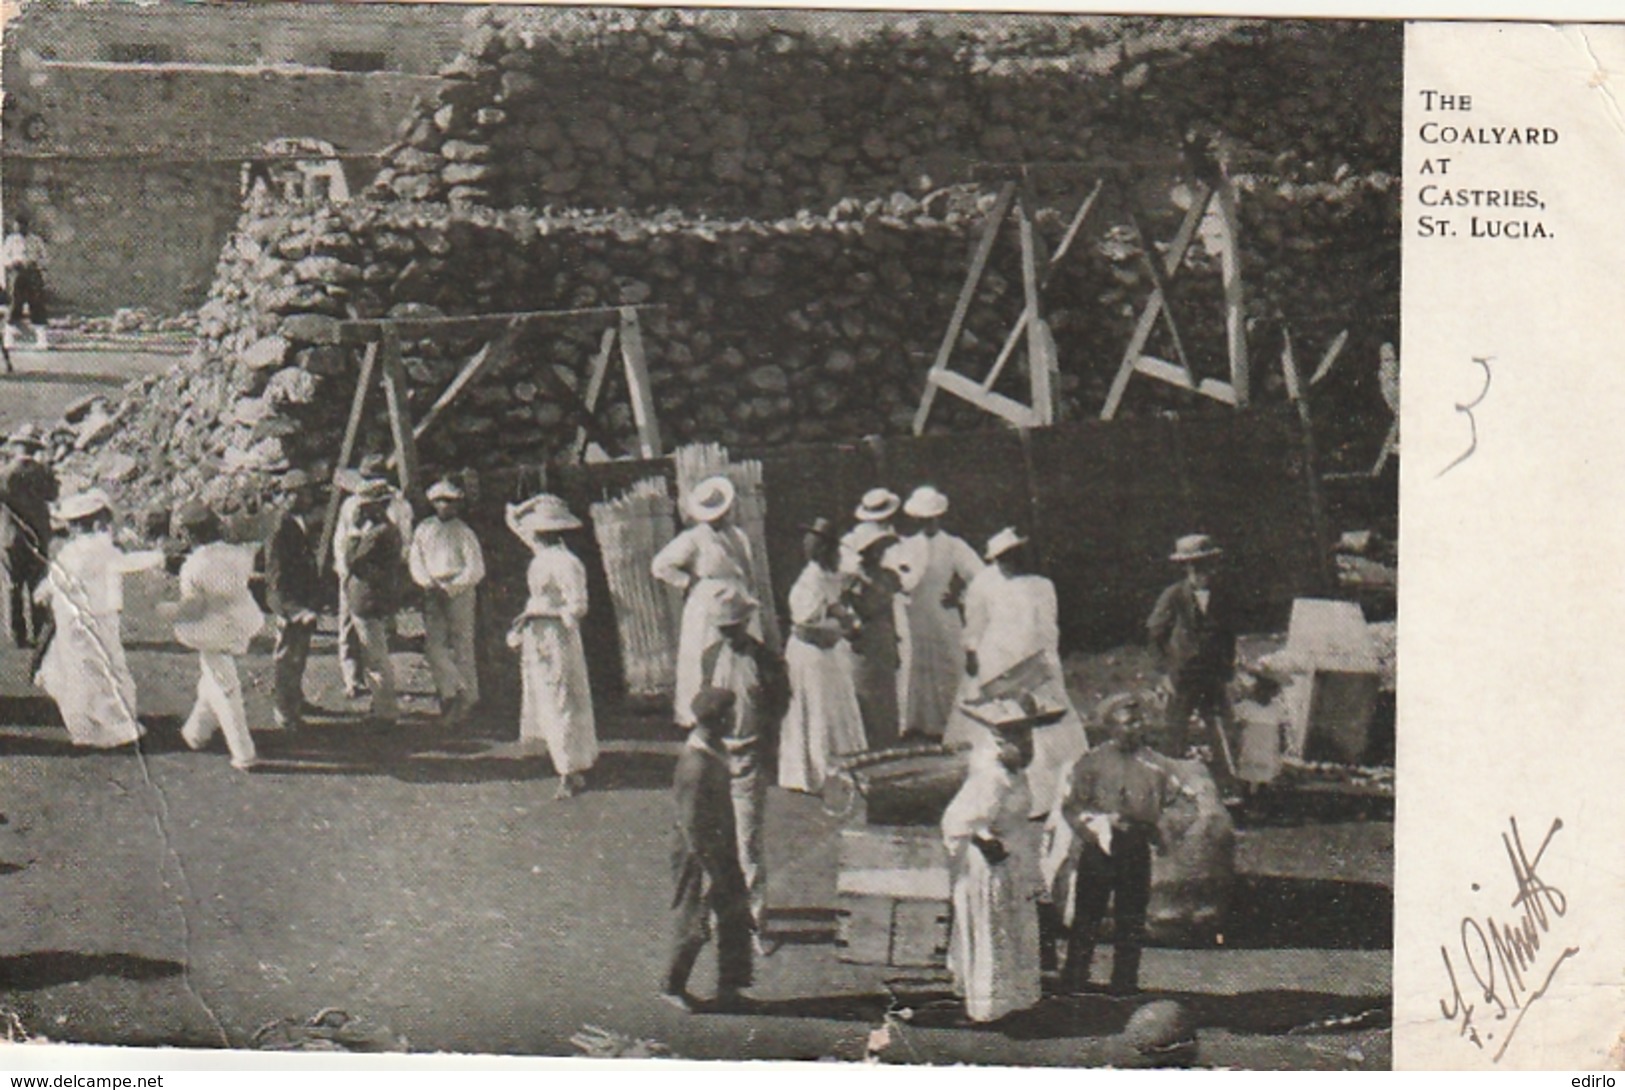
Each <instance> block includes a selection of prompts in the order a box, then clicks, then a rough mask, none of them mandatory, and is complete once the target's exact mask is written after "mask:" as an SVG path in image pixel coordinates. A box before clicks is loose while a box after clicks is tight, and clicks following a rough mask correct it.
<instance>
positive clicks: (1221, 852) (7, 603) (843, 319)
mask: <svg viewBox="0 0 1625 1090" xmlns="http://www.w3.org/2000/svg"><path fill="white" fill-rule="evenodd" d="M1405 31H1406V28H1405V25H1404V24H1403V23H1401V22H1398V21H1394V20H1324V19H1284V18H1243V17H1219V16H1203V17H1197V16H1151V15H1102V14H1055V13H1044V14H1000V13H992V12H987V13H981V12H933V11H884V12H880V11H857V10H851V11H809V10H790V9H786V10H776V9H768V8H761V9H729V8H660V7H641V8H616V7H590V6H524V5H504V6H498V7H490V8H487V7H483V6H475V5H463V4H430V3H424V4H410V3H383V2H364V3H363V2H347V3H346V2H316V0H312V2H293V0H259V2H246V0H240V2H227V0H212V2H192V0H148V2H141V3H136V2H126V0H29V2H27V3H25V4H24V5H23V6H22V7H21V9H20V11H18V12H16V13H15V14H13V16H12V17H11V18H10V21H9V22H8V23H7V24H6V26H5V28H4V40H3V50H0V87H3V95H4V100H3V109H0V122H3V131H0V218H3V221H4V229H3V242H0V257H3V265H4V292H5V303H4V306H5V330H4V345H3V347H4V351H3V374H0V434H3V438H4V448H3V452H0V546H3V560H4V565H3V569H0V570H3V577H4V578H3V582H4V584H5V587H4V590H5V593H4V594H3V595H0V621H3V623H0V785H3V786H0V811H3V815H4V816H3V818H0V893H3V901H0V903H3V904H4V906H5V910H4V911H3V912H0V1037H3V1038H4V1041H5V1042H8V1043H9V1044H8V1045H6V1046H0V1047H10V1046H11V1045H15V1046H18V1047H21V1046H22V1045H23V1044H24V1043H26V1042H52V1043H56V1044H72V1045H121V1046H140V1047H148V1048H182V1049H190V1050H233V1051H237V1052H259V1053H288V1052H318V1053H319V1052H326V1053H367V1054H391V1053H460V1054H472V1055H483V1056H522V1057H575V1058H578V1059H579V1058H583V1057H600V1058H618V1059H636V1058H644V1059H649V1058H661V1057H670V1058H676V1059H691V1060H782V1061H815V1060H833V1061H842V1062H846V1063H869V1064H884V1065H903V1066H915V1067H918V1066H924V1065H951V1064H985V1065H1001V1066H1020V1067H1090V1068H1100V1067H1112V1068H1204V1069H1275V1070H1294V1071H1321V1070H1361V1071H1372V1070H1379V1071H1380V1070H1388V1069H1390V1068H1391V1067H1392V1066H1393V1064H1394V1049H1393V1041H1392V1032H1393V1023H1394V1017H1393V1010H1394V1007H1395V1003H1394V994H1395V993H1394V945H1395V944H1394V931H1395V923H1394V920H1395V915H1394V906H1395V887H1396V869H1395V801H1396V777H1395V773H1394V769H1395V764H1396V736H1397V733H1398V732H1397V731H1396V718H1397V715H1396V674H1397V670H1396V659H1397V640H1396V631H1397V630H1396V619H1397V614H1398V594H1399V587H1398V567H1399V562H1398V556H1399V543H1400V540H1401V530H1400V519H1399V483H1398V482H1399V473H1400V458H1401V444H1400V428H1399V420H1400V417H1399V405H1400V386H1401V383H1400V359H1401V357H1402V355H1403V352H1404V345H1403V344H1402V340H1401V328H1400V312H1401V298H1400V280H1401V276H1400V271H1401V261H1400V257H1401V239H1402V235H1404V237H1405V244H1406V245H1407V246H1410V245H1412V242H1411V237H1410V236H1411V234H1414V231H1413V230H1412V228H1414V226H1415V225H1414V224H1410V223H1409V221H1408V218H1407V217H1406V216H1404V215H1403V214H1402V211H1403V204H1404V202H1403V200H1402V193H1401V177H1402V172H1403V167H1402V161H1401V160H1402V149H1403V147H1404V145H1405V141H1406V140H1407V139H1408V134H1407V131H1406V129H1405V125H1404V120H1403V119H1404V111H1405V109H1406V108H1407V102H1406V98H1405V95H1406V90H1405V86H1404V84H1405V78H1404V77H1405V48H1406V45H1405V41H1406V37H1405ZM1447 120H1449V119H1447ZM1441 151H1455V152H1458V153H1459V154H1462V155H1468V154H1470V153H1469V152H1467V151H1464V150H1462V149H1459V148H1457V149H1441ZM1412 181H1414V180H1413V179H1409V178H1408V177H1407V182H1408V183H1409V182H1412ZM1444 184H1446V185H1448V181H1447V182H1446V183H1444ZM1463 184H1466V183H1463ZM1408 193H1409V190H1407V196H1408ZM1434 211H1435V213H1436V214H1445V213H1441V212H1440V210H1437V209H1435V210H1434ZM1462 220H1463V222H1465V216H1463V217H1462ZM1490 366H1491V365H1490V364H1485V370H1486V373H1488V371H1489V368H1490ZM1496 366H1499V365H1498V364H1497V365H1496ZM1468 377H1469V378H1470V377H1471V375H1469V376H1468ZM1461 385H1462V389H1461V391H1460V394H1459V396H1460V398H1461V399H1462V400H1466V399H1468V398H1469V397H1470V396H1471V395H1472V392H1473V389H1474V387H1473V385H1472V384H1471V383H1469V382H1466V381H1465V380H1464V381H1463V383H1462V384H1461ZM1448 423H1452V422H1449V421H1447V424H1448ZM1495 438H1496V437H1495V436H1494V435H1493V434H1492V432H1491V431H1490V430H1488V429H1486V431H1485V433H1484V437H1483V439H1484V442H1485V443H1486V445H1488V444H1490V443H1491V442H1492V441H1494V440H1495ZM1478 441H1479V433H1478V432H1477V431H1475V432H1474V442H1475V443H1477V442H1478ZM1435 468H1436V467H1432V466H1430V467H1429V469H1428V471H1427V472H1428V473H1429V474H1431V473H1432V472H1433V470H1434V469H1435ZM1446 468H1447V469H1448V468H1449V467H1446ZM1472 468H1473V467H1471V466H1469V467H1468V470H1467V471H1468V472H1471V470H1472ZM1463 475H1464V476H1465V473H1464V474H1463ZM1407 570H1408V569H1407ZM1419 729H1420V728H1419ZM1407 805H1409V804H1408V803H1407ZM1529 822H1530V824H1531V825H1533V824H1535V819H1534V818H1533V817H1531V818H1529ZM1541 824H1542V826H1543V827H1544V823H1543V822H1542V823H1541ZM1503 867H1504V864H1503ZM1474 888H1475V889H1476V888H1477V887H1476V886H1475V887H1474Z"/></svg>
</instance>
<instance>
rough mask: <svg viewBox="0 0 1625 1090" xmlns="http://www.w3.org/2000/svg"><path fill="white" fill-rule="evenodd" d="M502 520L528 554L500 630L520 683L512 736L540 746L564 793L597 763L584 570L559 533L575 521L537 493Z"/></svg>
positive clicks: (556, 501)
mask: <svg viewBox="0 0 1625 1090" xmlns="http://www.w3.org/2000/svg"><path fill="white" fill-rule="evenodd" d="M507 521H508V528H509V529H511V530H512V531H513V532H514V533H515V534H517V535H518V536H519V539H520V540H521V541H523V542H524V543H525V544H526V545H527V546H529V547H530V550H531V553H532V556H531V561H530V568H529V569H528V571H527V572H526V582H527V583H528V586H529V591H530V598H529V600H528V601H527V602H526V603H525V611H524V612H523V613H521V614H520V615H519V617H518V618H517V619H516V620H515V621H514V623H513V627H512V628H511V629H510V630H509V632H508V646H509V647H513V648H516V649H517V650H518V651H519V663H520V672H521V675H522V678H523V682H524V697H523V699H522V701H521V704H520V709H519V740H520V741H521V742H529V743H536V742H542V743H545V744H546V746H547V752H548V755H549V756H550V757H552V759H553V767H554V769H555V770H556V771H557V772H558V774H559V789H558V794H557V795H556V796H555V797H556V798H569V797H570V796H572V795H575V794H577V793H578V792H580V791H581V789H582V787H583V786H585V782H586V781H585V777H584V776H583V773H585V772H586V771H587V770H588V769H590V768H591V767H592V766H593V765H594V763H596V762H597V760H598V735H597V733H596V731H595V730H594V726H593V715H592V689H591V688H590V686H589V685H588V681H587V657H586V655H585V654H584V653H583V652H582V649H581V618H583V617H585V616H586V615H587V569H586V567H585V566H584V565H583V564H582V563H581V561H580V560H579V559H577V558H576V555H575V554H574V553H572V552H571V551H570V550H569V549H568V548H566V547H565V544H564V536H563V535H564V532H565V531H566V530H577V529H580V528H581V520H580V519H578V518H576V517H575V516H574V515H572V514H571V513H570V509H569V507H568V506H566V505H565V502H564V501H563V500H562V499H560V498H559V497H557V496H553V495H549V494H548V493H545V492H544V493H542V494H541V495H538V496H533V497H532V498H530V499H528V500H526V501H525V502H524V503H521V504H518V505H515V504H509V505H508V508H507Z"/></svg>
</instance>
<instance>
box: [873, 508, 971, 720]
mask: <svg viewBox="0 0 1625 1090" xmlns="http://www.w3.org/2000/svg"><path fill="white" fill-rule="evenodd" d="M947 513H948V497H947V496H945V495H943V494H942V493H941V492H940V491H938V490H937V489H936V488H934V487H932V486H931V485H928V484H927V485H921V486H920V487H919V488H916V489H915V490H914V492H913V493H912V494H911V495H910V496H909V498H908V502H907V503H905V504H904V505H903V514H904V515H906V516H907V517H908V518H909V519H910V520H912V522H913V523H914V525H915V527H916V530H915V532H914V533H913V534H911V535H909V536H908V537H907V538H905V539H904V540H903V541H902V542H901V543H899V544H898V546H897V548H896V550H895V551H894V553H893V556H894V561H893V563H894V566H895V568H896V569H897V571H898V574H899V575H900V576H901V578H902V590H903V595H904V598H903V603H904V606H903V610H902V617H901V623H900V624H899V625H898V628H899V632H900V634H901V641H900V643H901V655H900V664H899V667H898V685H899V688H898V705H899V709H900V729H901V732H902V735H903V736H904V737H908V736H910V735H914V736H924V737H927V738H939V737H941V736H942V733H943V730H944V729H945V727H946V726H947V723H948V719H949V717H950V716H951V715H952V714H953V710H954V702H955V700H956V698H957V696H958V692H959V684H960V679H961V678H962V677H963V676H964V671H963V670H962V669H961V666H962V664H963V662H964V649H963V647H962V646H961V644H962V641H963V632H964V624H963V621H962V619H961V617H960V604H961V601H962V598H963V595H964V593H965V590H966V588H968V587H969V586H970V584H971V581H972V580H973V579H975V578H976V576H977V573H978V572H980V571H981V570H982V561H981V560H980V559H979V558H978V557H977V555H976V550H975V549H973V548H971V547H970V546H969V545H967V544H966V543H965V542H964V541H962V540H960V539H959V538H957V537H955V536H954V535H953V534H950V533H947V532H946V531H944V530H943V529H942V519H943V516H944V515H946V514H947Z"/></svg>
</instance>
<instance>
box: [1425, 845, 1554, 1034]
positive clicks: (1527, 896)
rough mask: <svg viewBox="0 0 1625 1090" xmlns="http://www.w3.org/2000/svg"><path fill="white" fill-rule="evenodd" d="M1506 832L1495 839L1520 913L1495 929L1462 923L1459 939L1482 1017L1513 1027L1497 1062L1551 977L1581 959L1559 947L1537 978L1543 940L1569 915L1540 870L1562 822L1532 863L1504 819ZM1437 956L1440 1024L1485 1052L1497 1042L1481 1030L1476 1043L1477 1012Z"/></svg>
mask: <svg viewBox="0 0 1625 1090" xmlns="http://www.w3.org/2000/svg"><path fill="white" fill-rule="evenodd" d="M1508 825H1509V831H1508V832H1504V833H1502V834H1501V843H1502V845H1503V846H1504V847H1505V848H1506V853H1507V861H1508V862H1509V863H1510V864H1511V867H1512V877H1513V880H1514V881H1515V882H1517V885H1518V893H1517V896H1515V897H1513V898H1512V902H1511V905H1512V908H1513V909H1514V910H1515V911H1517V910H1521V912H1520V915H1519V916H1518V917H1517V918H1516V919H1515V920H1514V921H1513V922H1511V923H1499V922H1497V921H1496V920H1495V918H1494V917H1493V916H1485V917H1484V919H1483V922H1482V923H1481V922H1480V921H1478V920H1477V919H1475V918H1473V917H1471V916H1464V917H1462V921H1461V932H1460V952H1461V958H1462V963H1463V964H1464V965H1465V966H1466V969H1467V972H1468V973H1470V974H1471V975H1472V980H1473V982H1474V983H1476V984H1477V986H1478V988H1477V995H1478V998H1479V999H1480V1001H1481V1002H1482V1004H1483V1006H1484V1008H1485V1011H1486V1013H1491V1014H1493V1015H1494V1020H1495V1021H1496V1022H1504V1021H1506V1020H1507V1018H1508V1017H1511V1019H1512V1024H1511V1026H1509V1027H1507V1029H1506V1030H1505V1032H1503V1033H1502V1034H1501V1041H1500V1046H1499V1047H1498V1048H1497V1049H1496V1050H1495V1054H1494V1055H1493V1056H1492V1057H1491V1059H1492V1061H1493V1062H1496V1063H1499V1062H1500V1060H1501V1057H1502V1056H1504V1055H1506V1050H1507V1046H1509V1045H1510V1044H1511V1043H1512V1039H1513V1037H1514V1036H1515V1035H1516V1034H1517V1032H1518V1027H1519V1026H1520V1025H1521V1024H1522V1023H1523V1018H1524V1015H1526V1014H1528V1013H1529V1009H1530V1008H1531V1007H1533V1006H1534V1005H1535V1003H1536V1002H1537V1001H1538V1000H1539V999H1540V998H1541V997H1542V996H1544V995H1545V994H1546V989H1547V988H1548V987H1549V986H1550V985H1551V983H1552V978H1553V977H1554V976H1556V975H1557V970H1558V969H1559V968H1561V967H1562V965H1563V963H1564V962H1566V961H1568V959H1569V958H1571V957H1573V956H1574V955H1576V954H1578V953H1579V952H1580V948H1579V947H1578V946H1565V947H1564V948H1563V949H1562V950H1560V951H1558V953H1557V956H1556V959H1555V960H1553V961H1552V962H1551V964H1549V965H1547V966H1545V967H1544V968H1545V975H1544V976H1541V970H1542V966H1541V945H1542V938H1543V937H1544V936H1546V935H1549V934H1550V933H1551V930H1552V927H1553V925H1554V924H1555V923H1556V921H1557V920H1560V919H1562V918H1563V917H1564V916H1566V915H1567V914H1568V910H1569V899H1568V897H1567V895H1566V894H1564V892H1563V891H1562V890H1561V889H1559V888H1558V887H1556V886H1554V885H1552V884H1551V883H1549V882H1547V881H1545V880H1544V879H1542V878H1541V877H1540V873H1539V869H1538V868H1539V867H1540V861H1541V859H1542V857H1544V856H1545V854H1546V847H1547V845H1549V844H1550V843H1551V842H1552V837H1554V836H1556V835H1557V833H1558V831H1559V830H1561V829H1562V828H1563V819H1562V818H1554V819H1553V820H1552V824H1551V827H1550V828H1549V829H1547V830H1546V836H1545V839H1543V840H1542V841H1541V842H1540V847H1539V848H1537V849H1536V850H1535V857H1534V858H1533V859H1530V858H1529V853H1528V852H1527V851H1526V850H1525V849H1524V844H1523V837H1522V835H1521V834H1520V833H1519V832H1518V821H1517V819H1516V818H1510V819H1508ZM1478 888H1479V886H1478V883H1476V882H1475V883H1473V890H1474V892H1477V890H1478ZM1439 956H1440V957H1442V958H1443V959H1444V971H1445V975H1446V977H1448V978H1449V981H1450V997H1449V998H1448V999H1441V1000H1439V1010H1440V1012H1441V1013H1442V1014H1443V1015H1444V1017H1445V1018H1447V1019H1449V1020H1450V1021H1452V1022H1455V1023H1458V1024H1459V1028H1460V1033H1459V1036H1461V1037H1464V1038H1466V1039H1467V1040H1469V1041H1471V1042H1472V1043H1473V1044H1474V1045H1476V1046H1477V1047H1478V1048H1480V1049H1483V1048H1485V1047H1486V1045H1485V1041H1494V1040H1495V1034H1494V1033H1492V1032H1490V1031H1488V1030H1487V1029H1486V1031H1485V1033H1484V1034H1483V1036H1482V1037H1481V1036H1480V1034H1479V1031H1478V1026H1477V1024H1476V1023H1475V1022H1474V1015H1475V1014H1476V1013H1477V1011H1478V1007H1477V1006H1476V1005H1474V1004H1472V1003H1469V1002H1467V1000H1466V998H1465V997H1464V996H1463V995H1462V991H1461V984H1460V982H1459V980H1458V978H1457V976H1456V967H1455V964H1454V963H1453V962H1452V961H1451V958H1450V951H1449V950H1448V949H1446V948H1445V947H1443V946H1441V947H1439ZM1537 978H1538V980H1539V983H1538V984H1537V983H1536V980H1537ZM1514 1012H1516V1013H1514Z"/></svg>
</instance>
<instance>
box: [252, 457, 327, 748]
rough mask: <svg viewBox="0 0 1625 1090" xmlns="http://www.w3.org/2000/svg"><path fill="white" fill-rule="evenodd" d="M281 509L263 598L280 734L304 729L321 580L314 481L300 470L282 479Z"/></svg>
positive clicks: (268, 550)
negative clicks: (269, 620) (272, 643)
mask: <svg viewBox="0 0 1625 1090" xmlns="http://www.w3.org/2000/svg"><path fill="white" fill-rule="evenodd" d="M282 489H283V491H284V493H285V494H286V495H287V505H286V506H285V507H284V508H283V509H282V513H281V514H280V515H278V516H277V521H276V528H275V529H274V530H272V531H271V536H270V537H269V538H267V539H266V542H265V599H266V604H267V605H269V606H270V607H271V612H272V613H273V614H274V615H275V616H276V622H277V630H276V647H275V649H274V650H273V651H272V652H271V665H272V669H273V671H274V677H275V688H276V723H277V726H278V727H281V728H282V729H283V730H293V729H295V728H297V727H300V726H302V725H303V724H304V712H305V706H306V705H305V690H304V680H305V662H306V660H307V659H308V658H309V657H310V638H311V636H312V635H313V634H314V633H315V631H316V620H317V609H318V607H319V606H320V604H321V579H320V576H319V575H318V574H317V571H316V539H315V537H314V536H313V534H312V531H313V530H314V529H315V527H314V524H313V523H312V521H311V520H312V519H313V518H314V515H315V511H316V495H317V493H316V482H315V480H314V479H313V478H312V477H311V476H310V475H309V474H308V473H306V472H305V471H304V470H302V469H295V470H293V471H292V472H290V473H287V474H285V475H284V476H283V478H282Z"/></svg>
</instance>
